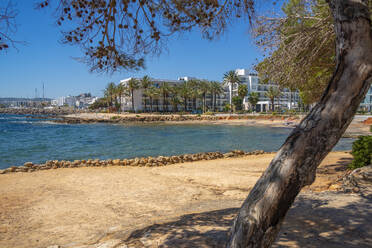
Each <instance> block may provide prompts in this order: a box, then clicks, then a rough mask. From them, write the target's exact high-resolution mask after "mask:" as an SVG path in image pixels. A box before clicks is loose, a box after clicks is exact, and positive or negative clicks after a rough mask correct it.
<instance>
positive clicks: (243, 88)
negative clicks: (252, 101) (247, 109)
mask: <svg viewBox="0 0 372 248" xmlns="http://www.w3.org/2000/svg"><path fill="white" fill-rule="evenodd" d="M247 94H248V88H247V85H245V84H240V85H239V87H238V96H240V97H241V98H242V99H244V97H245V96H246V95H247Z"/></svg>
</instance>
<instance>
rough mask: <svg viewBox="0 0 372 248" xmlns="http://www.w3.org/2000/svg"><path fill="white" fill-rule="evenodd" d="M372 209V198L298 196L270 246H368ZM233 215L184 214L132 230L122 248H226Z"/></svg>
mask: <svg viewBox="0 0 372 248" xmlns="http://www.w3.org/2000/svg"><path fill="white" fill-rule="evenodd" d="M371 206H372V199H366V198H362V197H360V196H359V195H355V194H344V193H336V192H323V193H317V194H314V193H313V194H303V195H300V196H299V197H298V198H297V200H296V201H295V204H294V205H293V207H292V208H291V210H290V211H289V213H288V215H287V218H286V220H285V222H284V224H283V226H282V228H281V231H280V234H279V237H278V239H277V241H276V243H275V244H274V246H273V247H327V248H331V247H372V209H371ZM237 211H238V209H237V208H228V209H222V210H217V211H210V212H203V213H196V214H188V215H184V216H181V217H180V218H179V219H178V220H176V221H171V222H167V223H163V224H155V225H151V226H148V227H145V228H142V229H139V230H136V231H134V232H132V233H131V234H130V235H129V237H128V236H127V237H128V238H126V239H125V240H124V243H125V244H126V245H128V247H225V244H226V242H227V240H228V233H229V229H230V226H231V225H232V222H233V218H234V216H235V214H236V213H237ZM117 238H119V237H117Z"/></svg>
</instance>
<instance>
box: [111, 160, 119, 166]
mask: <svg viewBox="0 0 372 248" xmlns="http://www.w3.org/2000/svg"><path fill="white" fill-rule="evenodd" d="M112 163H113V164H114V165H120V159H114V160H113V161H112Z"/></svg>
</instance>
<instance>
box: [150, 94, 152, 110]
mask: <svg viewBox="0 0 372 248" xmlns="http://www.w3.org/2000/svg"><path fill="white" fill-rule="evenodd" d="M150 111H151V113H152V97H150Z"/></svg>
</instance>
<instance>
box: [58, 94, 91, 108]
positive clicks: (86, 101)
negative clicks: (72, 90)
mask: <svg viewBox="0 0 372 248" xmlns="http://www.w3.org/2000/svg"><path fill="white" fill-rule="evenodd" d="M97 99H98V97H94V96H92V95H91V94H90V93H83V94H80V95H78V96H66V97H65V96H62V97H59V98H57V99H54V100H52V103H51V104H52V106H56V107H62V106H66V105H67V106H69V107H72V108H80V109H85V108H88V107H89V106H90V105H91V104H93V103H94V102H95V101H97Z"/></svg>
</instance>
